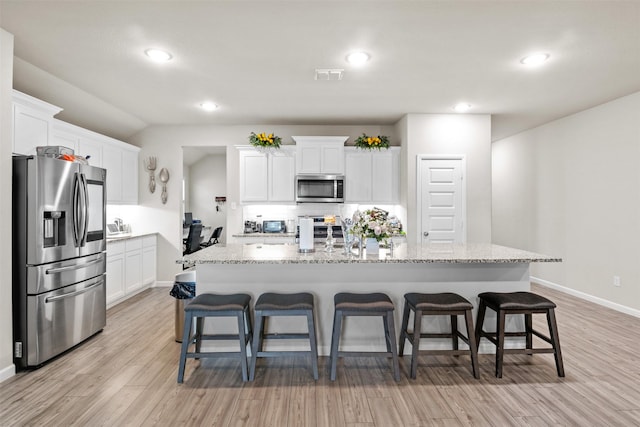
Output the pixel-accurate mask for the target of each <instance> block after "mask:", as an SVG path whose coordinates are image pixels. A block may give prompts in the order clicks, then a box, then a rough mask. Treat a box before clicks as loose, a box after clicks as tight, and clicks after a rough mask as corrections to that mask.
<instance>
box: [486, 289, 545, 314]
mask: <svg viewBox="0 0 640 427" xmlns="http://www.w3.org/2000/svg"><path fill="white" fill-rule="evenodd" d="M478 297H479V298H480V299H482V300H484V302H485V304H486V305H487V306H488V307H491V308H492V309H496V308H497V309H500V310H548V309H551V308H556V305H555V303H554V302H553V301H550V300H548V299H546V298H545V297H543V296H540V295H536V294H534V293H531V292H506V293H500V292H483V293H481V294H479V295H478Z"/></svg>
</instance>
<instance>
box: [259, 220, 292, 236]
mask: <svg viewBox="0 0 640 427" xmlns="http://www.w3.org/2000/svg"><path fill="white" fill-rule="evenodd" d="M286 231H287V226H286V223H285V222H284V220H280V219H279V220H273V219H272V220H266V221H262V232H263V233H284V232H286Z"/></svg>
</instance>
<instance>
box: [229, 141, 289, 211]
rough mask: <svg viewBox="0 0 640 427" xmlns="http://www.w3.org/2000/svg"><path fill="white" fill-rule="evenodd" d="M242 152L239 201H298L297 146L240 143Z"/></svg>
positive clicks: (239, 147)
mask: <svg viewBox="0 0 640 427" xmlns="http://www.w3.org/2000/svg"><path fill="white" fill-rule="evenodd" d="M236 148H237V149H238V150H239V151H240V153H239V156H240V202H241V203H254V202H291V203H293V202H294V201H295V188H294V184H295V171H296V167H295V165H296V147H294V146H281V147H280V149H278V150H268V151H266V150H258V149H256V148H254V147H252V146H250V145H247V146H237V147H236Z"/></svg>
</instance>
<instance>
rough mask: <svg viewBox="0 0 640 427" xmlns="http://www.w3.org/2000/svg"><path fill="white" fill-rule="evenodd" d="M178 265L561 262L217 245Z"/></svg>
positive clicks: (491, 248)
mask: <svg viewBox="0 0 640 427" xmlns="http://www.w3.org/2000/svg"><path fill="white" fill-rule="evenodd" d="M177 262H178V263H196V264H347V263H447V264H473V263H475V264H479V263H489V264H497V263H529V262H562V259H561V258H557V257H551V256H547V255H541V254H537V253H533V252H527V251H523V250H520V249H514V248H508V247H505V246H498V245H493V244H490V243H468V244H442V243H438V244H431V245H424V246H420V245H410V244H407V243H401V244H398V245H396V246H395V247H394V249H393V252H391V251H390V250H389V249H387V248H381V249H380V253H379V254H378V255H367V254H366V253H365V255H364V256H363V257H360V256H358V255H356V254H355V251H354V253H353V254H352V255H347V254H345V253H344V249H343V248H342V247H340V248H336V249H335V252H331V253H328V252H325V251H324V246H322V245H317V246H316V250H315V252H312V253H307V254H302V253H299V252H298V245H297V244H265V243H262V244H235V243H234V244H226V245H225V244H219V245H213V246H210V247H208V248H205V249H202V250H199V251H198V252H195V253H192V254H190V255H185V256H184V257H183V258H182V259H180V260H178V261H177Z"/></svg>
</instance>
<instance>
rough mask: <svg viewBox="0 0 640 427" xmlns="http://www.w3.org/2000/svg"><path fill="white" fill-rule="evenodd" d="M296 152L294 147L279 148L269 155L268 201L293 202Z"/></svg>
mask: <svg viewBox="0 0 640 427" xmlns="http://www.w3.org/2000/svg"><path fill="white" fill-rule="evenodd" d="M295 174H296V152H295V148H294V147H281V148H280V149H279V150H275V151H273V152H272V153H269V180H268V185H269V201H270V202H293V201H294V200H295Z"/></svg>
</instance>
